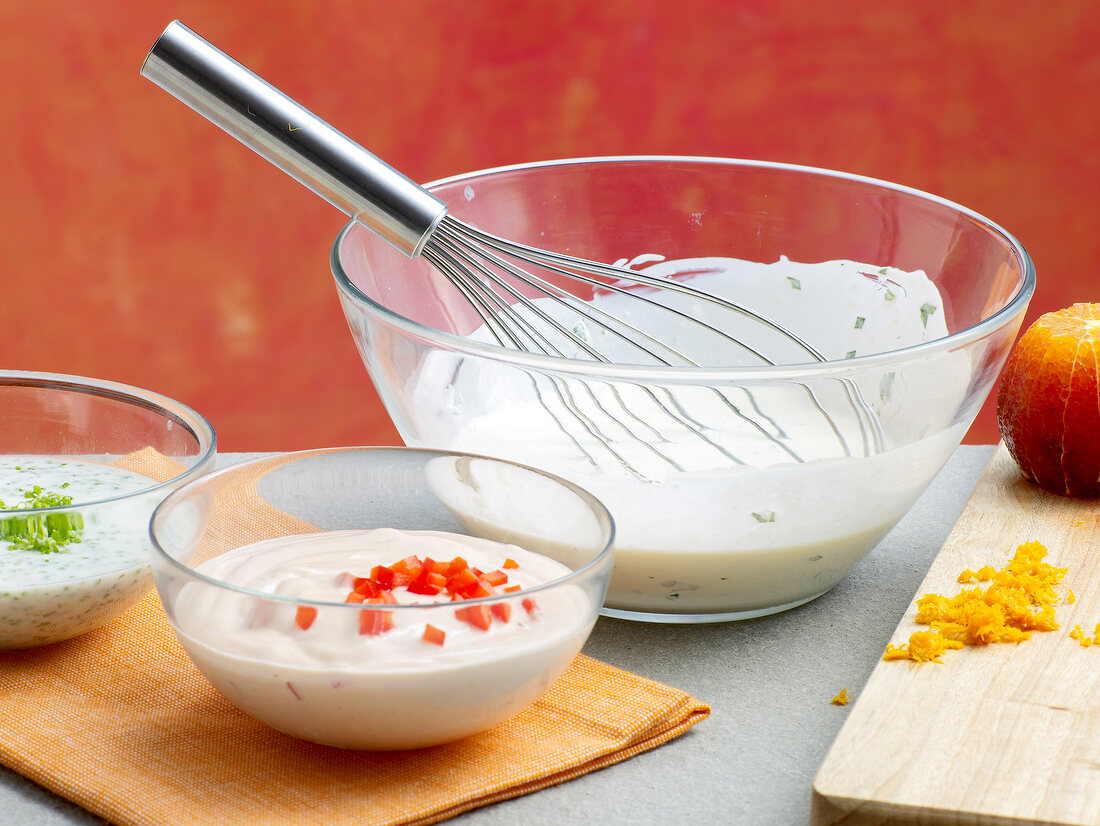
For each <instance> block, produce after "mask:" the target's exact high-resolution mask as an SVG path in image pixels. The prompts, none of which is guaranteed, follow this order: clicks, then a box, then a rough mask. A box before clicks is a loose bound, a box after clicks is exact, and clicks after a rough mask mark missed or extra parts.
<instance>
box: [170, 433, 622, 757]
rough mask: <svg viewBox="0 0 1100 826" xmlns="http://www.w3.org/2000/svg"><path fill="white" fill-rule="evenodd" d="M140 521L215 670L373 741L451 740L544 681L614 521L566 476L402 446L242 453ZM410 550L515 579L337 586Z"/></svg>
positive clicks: (556, 665) (210, 670)
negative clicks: (434, 589)
mask: <svg viewBox="0 0 1100 826" xmlns="http://www.w3.org/2000/svg"><path fill="white" fill-rule="evenodd" d="M151 525H152V528H151V529H152V534H153V539H154V542H155V546H156V553H155V555H154V566H153V567H154V572H155V576H156V583H157V590H158V592H159V594H160V598H161V601H162V603H163V604H164V608H165V610H166V612H167V614H168V619H169V620H170V621H171V623H172V627H173V628H174V630H175V632H176V635H177V636H178V638H179V640H180V642H181V644H182V645H183V648H184V649H185V650H186V651H187V653H188V655H189V656H190V657H191V659H192V660H193V661H194V663H195V665H196V666H197V667H198V669H199V671H201V672H202V674H203V675H204V676H205V677H206V679H207V680H208V681H209V682H210V683H211V685H213V686H214V688H216V689H217V690H218V691H219V692H220V693H221V694H222V695H224V696H225V697H226V698H227V699H228V700H229V701H230V702H231V703H233V704H234V705H235V706H237V707H238V708H239V709H240V710H242V711H244V712H245V713H246V714H249V715H251V716H252V717H254V718H256V719H257V720H260V721H262V722H264V723H266V724H267V725H269V726H271V727H272V728H275V729H277V730H279V731H282V732H283V733H285V734H289V735H292V736H294V737H299V738H302V739H305V740H310V741H313V742H317V743H322V744H324V745H330V746H337V747H342V748H352V749H372V750H391V749H407V748H419V747H422V746H430V745H436V744H439V743H445V742H449V741H452V740H457V739H459V738H462V737H465V736H468V735H471V734H474V733H476V732H479V731H483V730H485V729H488V728H490V727H491V726H493V725H496V724H497V723H499V722H501V721H503V720H506V719H508V718H509V717H512V716H513V715H515V714H517V713H518V712H520V711H521V710H523V709H524V708H526V707H527V706H528V705H530V704H531V703H533V702H534V701H535V700H536V699H538V697H539V696H541V695H542V694H543V692H545V691H546V689H547V688H549V687H550V685H552V684H553V683H554V681H555V680H556V679H557V678H558V677H559V676H560V675H561V674H562V673H563V672H564V671H565V669H566V667H567V666H568V665H569V663H570V662H571V661H572V660H573V658H574V657H575V656H576V654H577V653H578V652H579V651H580V649H581V647H582V646H583V645H584V642H585V640H586V639H587V638H588V634H589V632H590V631H591V629H592V626H593V624H594V623H595V621H596V618H597V617H598V615H599V610H600V606H601V604H602V603H603V599H604V595H605V593H606V590H607V582H608V579H609V577H610V574H611V565H612V551H611V542H612V539H613V534H614V527H613V524H612V521H611V517H610V515H609V514H608V512H607V510H606V508H604V507H603V505H601V504H600V503H599V502H598V501H597V500H596V499H595V498H593V497H592V496H591V495H590V494H588V493H586V492H585V491H583V490H581V489H579V488H577V487H576V486H574V485H572V484H570V483H568V482H566V481H564V480H562V479H558V478H556V477H554V476H551V475H549V474H546V473H543V472H541V471H537V470H534V469H530V468H525V467H521V466H519V465H515V464H512V463H509V462H503V461H500V460H496V459H488V458H481V457H476V456H468V455H460V454H454V453H446V452H436V451H425V450H415V449H412V448H332V449H320V450H309V451H302V452H297V453H288V454H282V455H279V456H275V457H271V458H266V459H258V460H254V461H248V462H242V463H240V464H237V465H232V466H230V467H228V468H224V469H221V470H218V471H215V472H214V473H211V474H209V475H207V476H204V477H202V478H201V479H198V480H196V481H195V482H194V483H193V484H190V485H187V486H185V487H183V488H181V489H180V490H178V491H176V493H175V494H173V495H172V496H170V497H168V498H167V499H166V500H165V501H164V503H163V504H162V505H161V506H160V507H159V508H157V511H156V513H155V514H154V516H153V519H152V523H151ZM392 530H396V531H399V532H400V534H393V533H387V531H392ZM364 532H366V533H364ZM420 532H427V533H424V534H422V533H420ZM378 537H383V539H381V540H379V539H378ZM387 537H388V539H387ZM374 541H386V542H392V543H393V544H387V545H384V546H381V547H377V548H375V547H374V546H373V545H372V544H371V543H373V542H374ZM412 542H417V543H419V542H423V543H424V545H423V546H420V545H411V544H409V543H412ZM256 543H259V544H256ZM454 543H457V544H454ZM502 543H503V544H502ZM368 547H369V548H373V550H370V551H368V550H367V549H368ZM241 548H244V549H245V550H239V549H241ZM425 548H426V549H427V550H425ZM456 549H457V553H456ZM414 553H415V554H416V555H417V556H418V557H419V558H420V559H421V561H423V560H424V559H425V558H426V557H428V556H430V557H431V558H432V559H434V560H435V561H436V562H439V563H445V562H446V563H449V562H451V561H452V560H453V559H454V558H456V556H461V558H463V559H465V560H466V561H467V562H468V563H469V565H470V566H471V568H472V567H478V568H480V569H481V570H482V571H501V572H503V573H504V574H506V575H508V577H509V580H508V582H507V583H502V584H500V585H498V586H497V587H496V593H493V594H491V595H489V596H481V597H473V598H468V599H463V600H462V601H461V602H452V601H449V596H448V594H449V593H453V592H448V591H443V592H441V593H440V594H438V595H434V596H429V595H419V592H417V594H412V593H405V592H404V587H402V588H395V589H393V590H392V591H390V592H388V593H391V594H393V595H395V596H398V592H401V593H400V599H401V604H390V603H370V602H355V603H350V604H349V603H348V602H346V601H345V600H346V599H347V596H348V595H349V594H350V592H351V590H352V588H353V586H356V583H357V580H356V578H357V577H358V578H369V577H370V576H371V575H372V571H373V570H374V566H375V565H384V566H387V567H388V566H392V565H394V564H395V563H397V562H398V561H399V560H403V559H407V557H408V556H409V555H410V554H414ZM242 554H244V555H249V556H250V558H249V560H248V561H246V562H241V561H240V560H241V556H242ZM529 554H539V555H541V556H540V557H532V556H530V555H529ZM508 559H512V560H514V561H515V562H517V563H518V567H515V566H510V565H508V564H506V561H507V560H508ZM360 584H361V583H360ZM516 585H519V586H521V587H520V589H519V590H512V591H509V590H506V589H508V588H514V587H515V586H516ZM356 587H357V586H356ZM464 595H465V596H469V594H464ZM375 598H377V599H381V598H382V597H381V595H379V596H377V597H375ZM409 600H419V604H413V603H411V602H409ZM438 600H443V601H441V602H440V601H438ZM471 611H472V612H474V615H473V616H471V614H470V613H469V612H471ZM306 617H308V620H306V619H304V618H306ZM478 618H480V619H482V620H485V624H484V627H482V626H480V625H478V624H477V622H478ZM429 626H430V627H431V629H438V631H442V632H443V637H441V638H440V637H433V636H431V634H430V633H429V631H430V629H429Z"/></svg>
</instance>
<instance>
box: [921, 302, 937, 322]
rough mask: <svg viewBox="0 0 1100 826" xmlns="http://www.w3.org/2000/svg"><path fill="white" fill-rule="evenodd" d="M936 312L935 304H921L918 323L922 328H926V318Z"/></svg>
mask: <svg viewBox="0 0 1100 826" xmlns="http://www.w3.org/2000/svg"><path fill="white" fill-rule="evenodd" d="M934 312H936V305H935V304H921V305H920V323H921V326H922V327H927V326H928V317H929V316H930V315H932V313H934Z"/></svg>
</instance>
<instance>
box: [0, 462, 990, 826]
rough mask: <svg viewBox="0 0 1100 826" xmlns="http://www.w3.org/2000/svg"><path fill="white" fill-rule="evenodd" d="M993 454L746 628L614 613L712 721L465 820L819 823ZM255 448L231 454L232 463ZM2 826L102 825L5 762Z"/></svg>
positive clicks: (601, 635)
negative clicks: (846, 738) (822, 793)
mask: <svg viewBox="0 0 1100 826" xmlns="http://www.w3.org/2000/svg"><path fill="white" fill-rule="evenodd" d="M992 454H993V447H992V446H991V445H989V446H984V445H983V446H963V447H960V448H959V449H958V450H956V451H955V453H954V454H953V455H952V457H951V459H950V460H949V461H948V463H947V465H946V466H945V467H944V469H943V470H942V471H941V472H940V474H939V476H937V477H936V479H935V480H934V481H933V483H932V485H931V486H930V487H929V489H928V490H927V491H926V492H925V494H924V496H923V497H921V499H920V500H919V501H918V502H917V504H916V505H915V506H914V507H913V509H912V510H911V511H910V512H909V514H908V515H907V516H906V517H905V518H904V519H903V520H902V521H901V522H900V523H899V524H898V525H897V526H896V527H895V528H894V530H893V531H891V533H890V534H889V535H888V536H887V537H886V538H885V539H884V540H883V541H882V542H881V543H880V544H879V546H878V547H877V548H875V550H874V551H872V552H871V553H870V554H869V555H868V556H867V557H866V558H865V559H864V560H863V561H862V562H861V563H860V564H859V565H858V566H857V567H856V568H855V570H854V571H853V572H852V573H851V574H850V575H849V576H848V578H847V579H846V580H845V581H844V582H842V583H841V584H840V585H838V586H837V587H836V588H834V589H833V590H832V591H830V592H829V593H827V594H825V595H824V596H822V597H819V598H818V599H816V600H814V601H813V602H811V603H809V604H807V605H804V606H802V607H800V608H796V609H793V610H791V611H787V612H785V613H782V614H776V615H773V616H770V617H764V618H761V619H755V620H746V621H742V622H734V623H724V624H707V625H656V624H651V623H635V622H626V621H623V620H614V619H609V618H606V617H603V618H601V619H600V620H599V622H598V623H597V624H596V628H595V630H594V631H593V633H592V636H591V637H590V638H589V641H588V644H587V646H586V647H585V649H584V650H585V653H587V654H589V655H591V656H593V657H596V658H597V659H600V660H603V661H605V662H608V663H611V664H613V665H616V666H618V667H620V668H624V669H626V670H628V671H632V672H634V673H635V674H640V675H643V676H645V677H649V678H651V679H654V680H658V681H660V682H662V683H665V684H667V685H671V686H675V687H676V688H680V689H683V690H685V691H687V692H689V693H690V694H691V695H692V696H694V697H696V698H697V699H699V700H702V701H703V702H706V703H709V704H710V706H711V708H712V710H713V711H712V714H711V716H710V717H709V718H708V719H706V720H704V721H702V722H701V723H699V724H698V725H696V726H695V727H694V728H692V729H690V730H689V731H688V732H687V733H686V734H685V735H683V736H682V737H680V738H678V739H676V740H673V741H671V742H669V743H667V744H666V745H664V746H661V747H659V748H657V749H655V750H653V751H650V752H647V753H645V754H641V755H639V756H637V757H634V758H631V759H630V760H627V761H625V762H623V763H620V764H618V765H615V766H612V767H610V768H607V769H604V770H602V771H598V772H594V773H592V774H588V775H585V776H583V777H580V778H578V779H576V780H571V781H569V782H567V783H563V784H561V785H559V786H555V787H551V788H549V789H544V790H543V791H540V792H536V793H534V794H530V795H527V796H525V797H521V798H516V799H514V800H509V801H505V802H503V803H498V804H495V805H493V806H488V807H485V808H482V809H477V810H475V811H472V812H469V813H467V814H464V815H460V816H458V817H456V818H454V819H452V820H451V821H448V822H449V823H454V824H456V826H457V825H458V824H461V825H462V826H466V824H469V826H482V824H490V825H491V824H507V826H513V824H516V823H523V824H525V826H542V825H543V824H555V826H556V825H557V824H563V823H580V822H588V823H593V824H608V825H614V824H676V823H691V824H693V825H698V826H703V825H704V824H729V823H738V824H748V825H749V826H755V824H761V825H764V824H767V825H768V826H773V825H774V826H792V824H800V823H807V822H808V820H809V812H810V789H811V783H812V780H813V776H814V774H815V773H816V771H817V767H818V766H819V765H820V763H821V761H822V760H823V759H824V757H825V753H826V752H827V751H828V749H829V746H830V744H831V743H832V741H833V738H834V737H835V736H836V734H837V732H838V731H839V730H840V727H841V725H842V724H843V722H844V719H845V716H846V715H847V712H848V709H849V708H850V706H848V707H844V706H835V705H832V704H831V703H830V702H829V700H830V699H831V698H832V697H833V696H834V695H835V694H836V693H837V692H838V691H840V689H842V688H847V689H848V694H849V695H850V696H854V697H855V698H856V699H857V700H858V697H859V693H860V690H861V688H862V687H863V685H864V684H865V683H866V681H867V679H868V678H869V677H870V675H871V671H872V669H873V668H874V667H875V664H876V663H877V662H878V660H879V657H880V656H881V655H882V651H883V649H884V648H885V646H886V643H887V641H888V640H889V637H890V636H891V634H892V633H893V631H894V628H895V627H896V626H897V623H898V621H899V620H900V618H901V616H902V614H903V613H904V612H905V610H906V608H907V606H908V605H909V603H910V601H911V600H912V599H913V597H914V595H915V594H916V591H917V589H918V588H919V587H920V583H921V581H922V580H923V579H924V575H925V572H926V571H927V569H928V567H929V565H930V564H931V562H932V559H933V558H934V557H935V555H936V553H937V551H938V550H939V548H940V546H941V545H942V544H943V542H944V540H945V539H946V538H947V535H948V533H949V532H950V531H951V528H952V526H953V524H954V522H955V520H956V518H957V517H958V515H959V512H960V511H961V510H962V508H963V506H964V505H965V503H966V499H967V496H968V495H969V494H970V491H971V489H972V488H973V487H974V485H975V483H976V482H977V480H978V477H979V476H980V475H981V472H982V470H983V469H984V468H985V465H986V463H987V462H988V461H989V459H990V457H991V456H992ZM251 455H253V454H227V455H223V456H221V457H219V462H218V463H219V465H220V466H224V465H225V464H228V463H231V462H233V461H238V460H240V459H245V458H250V456H251ZM0 823H3V824H12V825H13V826H14V825H15V824H19V825H20V826H60V824H92V823H102V821H101V820H100V819H99V818H96V817H93V816H91V815H89V814H88V813H87V812H85V811H83V810H81V809H80V808H78V807H77V806H75V805H73V804H71V803H69V802H68V801H66V800H64V799H62V798H60V797H57V796H56V795H53V794H51V793H50V792H48V791H46V790H45V789H42V788H41V787H39V786H38V785H36V784H35V783H33V782H31V781H29V780H27V779H25V778H23V777H21V776H20V775H18V774H16V773H14V772H12V771H10V770H8V769H6V768H3V767H0Z"/></svg>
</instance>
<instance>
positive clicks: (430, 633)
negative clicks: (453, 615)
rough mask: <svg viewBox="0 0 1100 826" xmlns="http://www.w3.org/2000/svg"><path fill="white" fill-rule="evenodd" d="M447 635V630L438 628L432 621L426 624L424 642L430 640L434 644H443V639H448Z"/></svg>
mask: <svg viewBox="0 0 1100 826" xmlns="http://www.w3.org/2000/svg"><path fill="white" fill-rule="evenodd" d="M446 637H447V632H446V631H443V630H441V629H439V628H436V627H435V626H434V625H432V624H431V623H428V624H427V625H425V626H424V642H430V643H432V644H433V645H443V640H444V639H446Z"/></svg>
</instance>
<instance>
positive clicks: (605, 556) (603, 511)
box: [149, 445, 616, 613]
mask: <svg viewBox="0 0 1100 826" xmlns="http://www.w3.org/2000/svg"><path fill="white" fill-rule="evenodd" d="M381 451H396V452H401V453H419V454H426V455H429V456H434V457H443V456H453V457H459V458H470V459H483V460H485V461H487V462H491V463H493V464H503V465H511V466H512V467H517V468H520V469H522V470H525V471H529V472H531V473H534V474H537V475H538V476H542V477H543V478H546V479H549V480H551V481H553V482H555V483H557V484H559V485H561V486H562V487H564V488H566V489H567V490H570V491H572V492H573V493H574V494H576V495H577V496H578V497H579V498H580V499H581V500H582V501H583V502H584V503H585V504H586V505H588V506H589V507H590V508H591V509H592V511H593V513H594V514H595V515H596V517H597V519H598V520H599V522H600V525H601V527H603V528H606V532H607V540H606V542H605V543H604V545H603V548H601V549H600V551H599V552H598V553H597V554H596V555H595V556H593V557H592V559H590V560H588V561H587V562H586V563H585V564H584V565H582V566H581V567H579V568H577V569H575V570H573V571H570V572H569V573H568V574H567V575H565V576H562V577H558V578H556V579H552V580H548V581H546V582H541V583H539V584H538V585H532V586H531V587H529V588H528V587H525V588H524V589H523V590H522V592H518V593H502V594H493V595H491V596H487V597H478V598H475V599H466V600H463V601H462V603H461V605H463V606H465V605H479V604H482V603H485V604H492V603H494V602H506V601H509V600H514V599H516V598H522V597H526V596H530V595H532V594H537V593H539V592H540V591H547V590H550V589H552V588H558V587H560V586H562V585H566V584H569V583H570V582H571V581H573V580H578V579H581V578H584V577H587V576H588V574H589V572H590V571H591V570H592V569H594V568H597V567H599V566H601V565H604V564H606V563H607V562H608V561H609V560H610V559H613V554H614V550H615V533H616V531H615V519H614V517H613V516H612V514H611V511H610V510H608V508H607V506H606V505H604V503H603V502H602V501H600V500H599V499H597V498H596V497H595V496H594V495H593V494H591V493H589V492H588V491H587V490H586V489H585V488H583V487H581V486H580V485H577V484H575V483H573V482H570V481H569V480H568V479H564V478H562V477H560V476H558V475H556V474H554V473H551V472H549V471H546V470H543V469H541V468H537V467H534V466H532V465H525V464H522V463H520V462H513V461H510V460H508V459H501V458H499V457H496V456H486V455H482V454H477V453H466V452H464V451H458V450H440V449H433V448H420V447H407V446H388V445H349V446H343V447H321V448H309V449H306V450H294V451H289V452H284V453H279V454H275V455H271V456H260V457H257V458H254V459H246V460H244V461H242V462H234V463H233V464H231V465H228V466H226V467H223V468H219V469H217V470H214V471H212V472H210V473H207V474H204V475H203V476H202V477H200V478H196V479H193V480H192V481H190V482H188V483H187V484H186V485H182V486H180V487H179V488H177V489H176V490H174V491H172V493H170V494H169V495H168V496H166V497H165V498H164V500H163V501H161V502H160V503H158V504H157V507H156V508H155V509H154V510H153V514H152V516H151V518H150V519H149V538H150V539H151V541H152V545H153V556H154V560H153V561H154V564H153V573H154V578H155V579H158V583H157V589H158V591H159V590H160V584H159V576H158V575H157V564H156V563H157V562H161V563H167V564H168V565H169V566H170V567H172V568H173V569H175V570H177V571H179V572H180V573H182V574H183V575H184V576H185V577H187V578H190V579H194V580H198V581H200V582H204V583H206V584H207V585H213V586H216V587H218V588H223V589H225V590H226V591H229V592H233V593H237V594H242V595H244V596H248V597H255V598H260V599H264V600H275V601H277V602H283V603H286V604H288V605H300V606H324V607H325V608H342V609H344V610H349V611H350V610H364V609H366V610H371V609H375V608H376V609H377V610H385V611H407V612H409V613H413V612H415V611H416V610H420V611H421V612H424V611H426V610H443V609H444V608H446V607H447V606H453V605H454V603H452V602H439V603H417V604H404V605H391V604H388V603H387V604H385V605H379V606H365V605H363V604H361V603H347V602H330V601H326V600H319V599H305V598H302V597H294V596H289V595H286V594H272V593H268V592H265V591H258V590H255V589H253V588H248V587H245V586H243V585H236V584H234V583H231V582H226V581H224V580H221V579H218V578H216V577H212V576H208V575H207V574H204V573H201V572H199V571H197V570H195V569H194V568H192V567H191V566H189V565H186V564H184V563H182V562H180V561H179V560H178V559H176V558H175V557H174V556H172V554H171V553H169V552H168V551H167V550H165V549H164V548H163V547H162V546H161V543H160V541H159V540H158V538H157V526H158V524H159V523H160V522H161V521H162V520H163V519H164V513H165V512H167V511H168V509H169V508H171V507H172V506H173V505H174V503H175V502H176V501H177V500H179V499H182V498H184V497H185V496H186V495H188V494H189V493H190V492H191V491H192V490H194V489H195V488H198V487H199V486H201V485H206V484H210V483H213V482H216V481H218V480H219V479H223V478H225V477H229V476H234V475H239V474H240V473H241V472H242V471H249V470H252V469H254V468H255V467H257V466H260V465H264V464H268V463H273V464H274V463H277V464H275V467H285V466H288V465H291V464H293V463H295V462H298V461H301V460H302V459H308V458H311V457H313V456H320V455H325V454H331V453H376V452H381ZM275 467H273V468H272V470H274V469H275ZM260 478H262V477H260ZM326 532H327V531H324V530H322V531H321V533H326ZM303 535H304V536H309V535H310V534H287V535H286V537H271V539H282V538H291V537H300V536H303ZM264 541H268V540H257V542H264ZM489 541H494V540H489ZM252 544H256V543H255V542H248V543H245V544H244V545H239V546H237V547H238V548H240V547H246V546H247V545H252ZM520 547H522V546H520ZM232 550H236V548H232V549H229V551H232ZM229 551H226V553H228V552H229ZM532 553H537V552H532ZM600 607H602V605H601V606H597V608H600Z"/></svg>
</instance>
